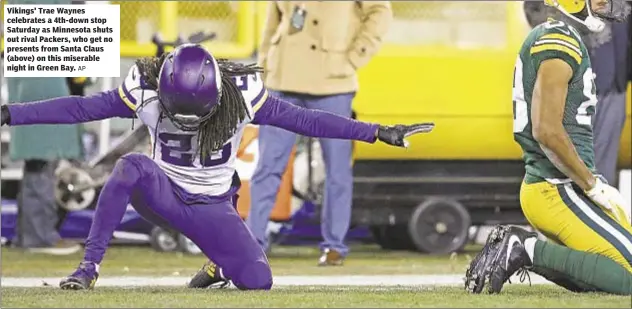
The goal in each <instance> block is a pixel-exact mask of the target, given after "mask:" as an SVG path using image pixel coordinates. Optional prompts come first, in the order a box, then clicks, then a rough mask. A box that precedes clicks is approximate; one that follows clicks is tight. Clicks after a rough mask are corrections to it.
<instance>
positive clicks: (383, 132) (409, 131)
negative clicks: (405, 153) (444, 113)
mask: <svg viewBox="0 0 632 309" xmlns="http://www.w3.org/2000/svg"><path fill="white" fill-rule="evenodd" d="M433 128H434V123H432V122H424V123H417V124H411V125H402V124H398V125H395V126H380V128H379V129H378V130H377V139H379V140H380V141H382V142H384V143H387V144H389V145H393V146H398V147H408V141H406V138H407V137H409V136H411V135H413V134H417V133H428V132H430V131H432V129H433Z"/></svg>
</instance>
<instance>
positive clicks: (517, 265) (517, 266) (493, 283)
mask: <svg viewBox="0 0 632 309" xmlns="http://www.w3.org/2000/svg"><path fill="white" fill-rule="evenodd" d="M497 229H498V231H497V232H496V233H495V237H496V238H495V241H497V242H498V243H500V246H498V250H497V252H496V253H495V254H494V257H493V259H492V261H491V263H490V266H489V269H487V270H486V272H487V273H488V276H489V286H488V288H487V291H488V292H489V293H500V291H501V290H502V288H503V285H504V284H505V282H507V281H509V278H510V277H511V276H512V275H513V274H515V273H516V272H518V273H519V275H520V281H521V282H522V281H524V280H525V278H527V277H529V273H528V271H527V269H528V268H530V267H531V266H533V263H532V262H531V258H529V255H528V254H527V250H526V249H525V247H524V241H525V240H526V239H527V238H532V237H538V234H536V233H533V232H529V231H527V230H525V229H522V228H519V227H515V226H511V227H509V226H499V227H497ZM529 281H530V278H529ZM509 283H511V281H509Z"/></svg>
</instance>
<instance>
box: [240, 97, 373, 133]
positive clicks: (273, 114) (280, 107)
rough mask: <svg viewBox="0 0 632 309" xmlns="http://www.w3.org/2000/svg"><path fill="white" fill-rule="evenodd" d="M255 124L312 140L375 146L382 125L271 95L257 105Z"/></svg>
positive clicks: (255, 107)
mask: <svg viewBox="0 0 632 309" xmlns="http://www.w3.org/2000/svg"><path fill="white" fill-rule="evenodd" d="M254 109H255V117H254V119H253V121H252V122H253V123H254V124H262V125H272V126H275V127H279V128H282V129H286V130H288V131H292V132H294V133H298V134H301V135H304V136H311V137H324V138H338V139H350V140H358V141H364V142H367V143H374V142H375V141H376V139H377V131H378V128H379V125H377V124H372V123H366V122H361V121H357V120H353V119H349V118H345V117H342V116H338V115H335V114H332V113H328V112H324V111H317V110H310V109H305V108H301V107H298V106H295V105H293V104H291V103H288V102H285V101H283V100H281V99H279V98H276V97H273V96H268V97H267V99H265V101H263V102H261V103H260V105H255V106H254Z"/></svg>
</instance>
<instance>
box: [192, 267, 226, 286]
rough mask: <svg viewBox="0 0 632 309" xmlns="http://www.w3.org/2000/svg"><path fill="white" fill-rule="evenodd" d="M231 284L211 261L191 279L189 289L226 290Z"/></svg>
mask: <svg viewBox="0 0 632 309" xmlns="http://www.w3.org/2000/svg"><path fill="white" fill-rule="evenodd" d="M229 284H230V280H228V279H226V278H224V276H223V275H222V270H221V268H220V267H219V266H217V265H216V264H215V263H213V261H211V260H209V261H208V262H206V263H205V264H204V266H202V268H201V269H200V270H199V271H198V272H197V273H196V274H195V276H193V278H191V281H189V283H188V284H187V287H189V288H194V289H206V288H218V289H221V288H226V287H228V285H229Z"/></svg>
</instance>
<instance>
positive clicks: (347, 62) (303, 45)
mask: <svg viewBox="0 0 632 309" xmlns="http://www.w3.org/2000/svg"><path fill="white" fill-rule="evenodd" d="M296 7H301V8H303V9H304V10H305V12H306V14H305V22H304V26H303V29H302V30H301V31H299V32H296V33H293V34H291V31H290V23H291V18H292V15H293V12H294V10H295V8H296ZM392 18H393V17H392V10H391V5H390V2H389V1H270V5H269V7H268V16H267V20H266V25H265V27H264V32H263V35H262V41H261V44H260V47H259V57H258V63H259V65H261V66H263V67H264V68H265V70H266V73H265V75H264V78H265V82H266V85H267V87H268V88H269V89H272V90H277V91H287V92H296V93H306V94H312V95H331V94H340V93H349V92H354V91H356V90H357V89H358V82H357V76H356V71H357V70H358V69H360V68H361V67H363V66H365V65H366V64H367V63H368V62H369V60H370V59H371V57H372V56H373V55H375V54H376V53H377V51H378V49H379V47H380V45H381V43H382V41H383V39H384V36H385V34H386V32H387V31H388V28H389V26H390V23H391V21H392Z"/></svg>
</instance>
